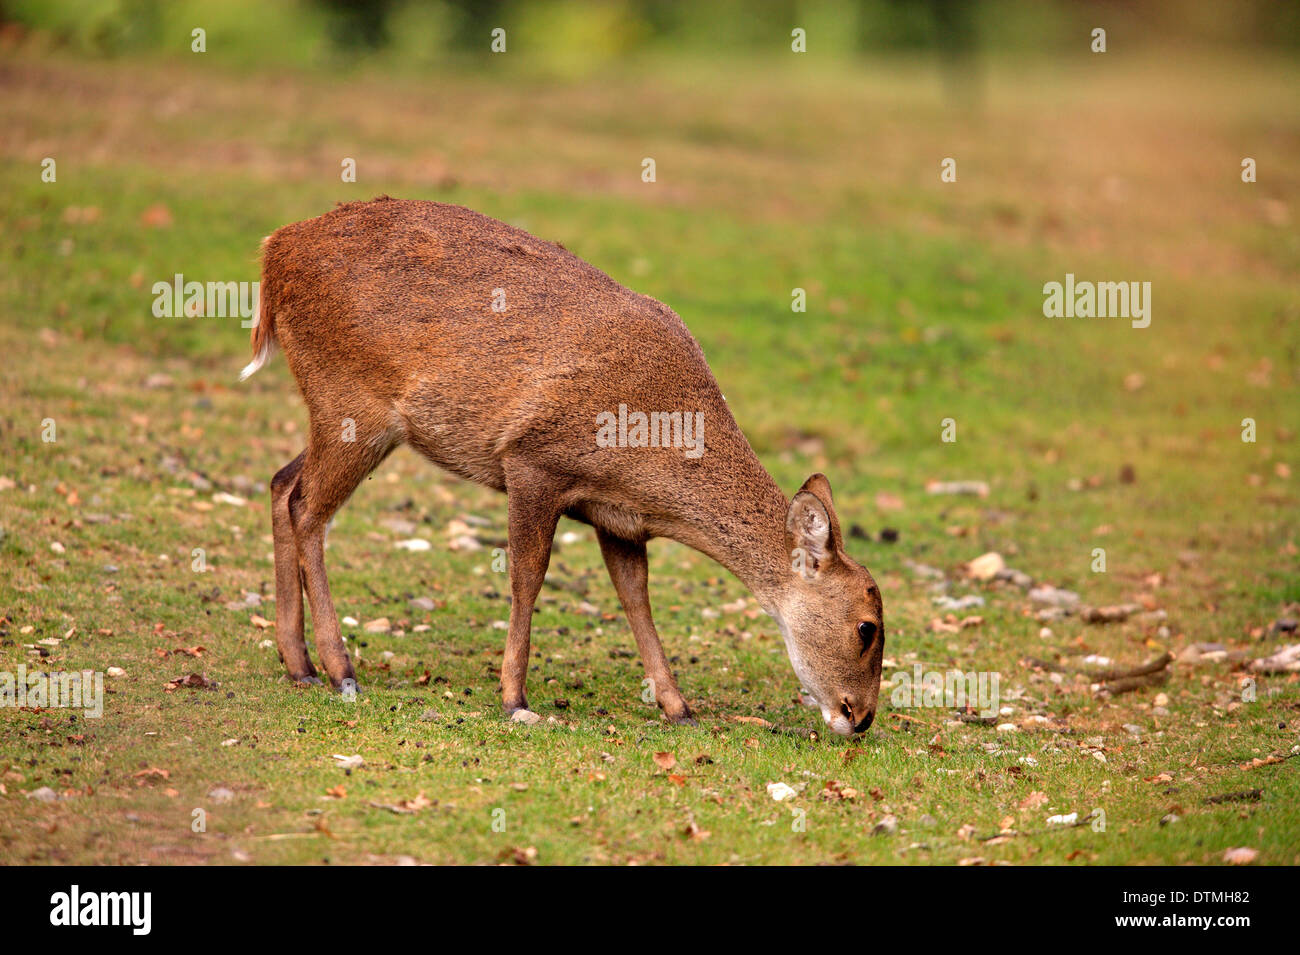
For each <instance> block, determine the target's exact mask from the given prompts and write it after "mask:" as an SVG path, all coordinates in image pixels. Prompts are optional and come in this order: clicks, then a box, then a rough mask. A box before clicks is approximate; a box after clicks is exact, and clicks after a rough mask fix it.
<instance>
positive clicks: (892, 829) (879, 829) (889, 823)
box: [871, 813, 898, 836]
mask: <svg viewBox="0 0 1300 955" xmlns="http://www.w3.org/2000/svg"><path fill="white" fill-rule="evenodd" d="M897 831H898V817H897V816H895V815H894V814H893V813H889V814H888V815H886V816H884V817H883V818H882V819H881V820H880V821H879V822H878V823H876V824H875V825H874V826H872V827H871V834H872V835H873V836H878V835H881V834H882V833H883V834H884V835H887V836H888V835H893V834H894V833H896V832H897Z"/></svg>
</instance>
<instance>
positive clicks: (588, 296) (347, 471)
mask: <svg viewBox="0 0 1300 955" xmlns="http://www.w3.org/2000/svg"><path fill="white" fill-rule="evenodd" d="M496 289H502V290H504V292H505V305H506V307H505V310H504V311H503V312H496V311H493V309H492V302H493V295H494V290H496ZM272 342H275V343H278V344H279V346H280V348H281V350H283V351H284V354H285V357H286V359H287V360H288V363H289V367H290V369H291V370H292V371H293V374H294V377H295V378H296V379H297V381H298V385H299V388H300V389H301V391H302V394H303V398H304V400H305V402H306V404H307V409H308V412H309V415H310V419H311V426H310V436H309V441H308V446H307V449H306V451H305V452H303V454H302V455H300V456H299V457H298V458H296V459H295V460H294V461H293V462H292V463H291V464H289V465H288V466H286V467H285V468H284V469H283V470H281V471H280V472H279V474H277V475H276V477H275V480H274V481H273V482H272V518H273V520H272V524H273V531H274V536H275V548H276V597H277V608H276V609H277V617H276V624H277V626H276V632H277V640H278V643H279V648H280V654H281V657H282V658H283V660H284V662H285V665H286V666H287V667H288V669H289V673H290V675H291V676H292V677H293V678H294V679H298V680H310V679H314V678H315V670H314V668H313V667H312V664H311V661H310V659H309V658H308V656H307V651H306V647H305V646H304V644H303V639H302V632H303V624H302V620H303V614H302V597H301V592H300V590H299V587H300V586H301V588H302V589H304V590H305V591H306V593H307V599H308V602H309V603H310V605H311V610H312V619H313V620H314V621H315V629H316V642H317V647H318V652H319V654H320V658H321V663H322V665H323V666H324V668H325V670H326V672H327V673H328V674H329V677H330V679H331V681H332V682H333V683H334V684H335V685H336V686H337V685H339V684H341V683H342V682H343V681H344V680H345V679H351V678H353V677H354V672H353V668H352V664H351V661H350V660H349V658H348V655H347V652H346V650H345V648H344V646H343V643H342V639H341V635H340V632H339V627H338V621H337V618H336V617H335V614H334V608H333V604H332V602H331V599H330V594H329V587H328V584H327V582H326V579H325V568H324V550H323V547H324V530H325V525H326V523H327V522H328V520H329V519H330V517H331V516H332V515H333V514H334V512H335V511H336V510H337V509H338V508H339V507H340V506H341V505H342V504H343V503H344V501H346V500H347V498H348V496H349V495H350V494H351V493H352V491H353V490H354V489H355V488H356V487H357V485H358V484H360V482H361V481H362V480H363V479H364V478H365V477H366V475H367V474H369V473H370V472H371V471H372V470H373V469H374V468H375V467H376V466H377V465H378V464H379V463H380V462H381V461H383V459H384V458H385V457H386V456H387V455H388V454H389V453H390V452H391V451H392V450H393V449H394V448H395V447H397V446H398V445H400V444H403V443H406V444H410V445H411V446H412V447H413V448H415V450H417V451H418V452H420V453H421V454H422V455H424V456H425V457H427V458H428V459H429V460H431V461H432V462H434V463H435V464H437V465H439V466H440V467H442V468H445V469H446V470H448V471H450V472H452V473H453V474H457V475H459V476H461V477H463V478H466V479H468V480H471V481H475V482H478V483H480V484H484V485H487V486H488V487H492V488H495V489H497V490H499V491H504V492H506V494H507V495H508V505H507V509H508V521H509V551H510V578H511V592H512V595H513V603H512V606H511V614H510V630H509V636H508V639H507V646H506V654H505V660H504V663H503V666H502V674H501V684H502V693H503V699H504V703H505V706H506V709H507V710H508V711H513V710H515V709H520V708H525V707H526V706H527V703H526V700H525V696H524V681H525V676H526V673H527V667H528V654H529V636H530V634H529V628H530V622H531V615H532V609H533V605H534V602H535V600H536V597H537V593H538V590H539V589H540V587H541V583H542V580H543V578H544V577H545V574H546V566H547V562H548V560H549V557H550V547H551V538H552V536H553V534H554V531H555V526H556V522H557V521H558V519H559V517H560V515H561V514H565V515H568V516H569V517H572V518H575V519H577V520H580V521H585V522H587V523H589V524H592V525H594V526H595V527H596V530H597V536H598V538H599V541H600V546H601V552H602V554H603V555H604V557H605V561H606V564H607V566H608V568H609V571H610V576H611V578H612V580H613V582H614V585H615V588H616V589H617V591H618V594H619V598H620V600H621V601H622V603H623V606H624V608H625V610H626V612H627V616H628V620H629V622H630V624H631V627H632V632H633V634H634V636H635V637H636V641H637V645H638V647H639V648H640V650H641V656H642V660H643V662H644V665H645V668H646V673H647V675H648V676H649V677H650V679H651V680H653V681H654V688H655V692H656V695H657V698H658V701H659V704H660V705H661V706H662V707H663V709H664V711H665V713H666V714H667V715H668V716H669V717H670V718H672V719H675V720H686V719H689V717H690V711H689V708H688V707H687V704H686V701H685V700H684V699H683V698H682V695H681V693H680V692H679V691H678V689H677V685H676V681H675V680H674V678H673V675H672V673H671V671H670V670H669V668H668V663H667V660H666V658H665V656H664V653H663V649H662V647H661V645H660V642H659V637H658V634H657V633H656V632H655V629H654V623H653V621H652V619H651V613H650V603H649V597H648V592H647V584H646V552H645V542H646V541H647V540H649V539H650V538H652V537H671V538H674V539H676V540H679V541H681V542H683V543H685V544H687V545H689V546H691V547H693V548H695V549H697V550H699V551H702V552H703V553H705V554H707V555H709V556H710V557H712V558H714V559H715V560H717V561H718V562H719V563H721V564H723V565H724V566H725V567H727V568H728V569H729V570H731V571H732V572H733V573H735V574H736V576H737V577H739V578H740V579H741V580H742V581H743V582H744V583H745V584H746V585H747V586H748V587H749V588H750V589H751V590H752V591H753V592H754V594H755V595H756V596H757V597H758V599H759V602H760V603H761V604H762V605H763V606H764V608H765V609H767V610H768V611H769V612H771V613H773V614H774V616H777V618H778V619H779V620H781V621H782V629H783V632H784V633H786V639H787V644H788V645H789V644H790V642H791V641H793V642H794V646H791V656H792V659H793V658H795V657H796V655H798V656H799V657H800V658H801V660H802V664H803V667H804V670H805V672H801V673H800V676H801V678H802V679H804V681H805V685H807V684H808V683H810V682H811V683H814V684H819V683H820V684H822V685H821V686H816V685H814V686H809V687H808V689H810V690H811V691H812V692H814V694H815V695H817V697H818V699H819V700H821V701H822V709H823V713H826V712H827V706H828V705H829V706H831V707H832V708H836V707H839V708H840V709H843V706H844V705H846V704H845V701H846V700H847V701H849V702H848V703H847V706H848V710H847V711H846V712H847V713H848V714H849V717H851V718H852V723H853V724H854V725H855V726H856V725H859V724H860V723H862V721H863V720H869V718H870V714H871V713H874V710H875V704H876V694H877V692H878V686H879V679H880V663H879V660H880V656H881V649H882V645H883V629H881V630H880V633H879V636H878V637H877V639H876V640H875V646H874V647H872V648H870V649H871V652H869V653H867V652H859V650H858V649H856V648H855V645H854V642H855V641H857V640H858V637H857V634H856V629H855V628H856V626H857V623H858V621H861V620H869V621H872V622H873V623H874V624H875V625H876V627H877V628H880V627H881V615H880V614H881V610H880V598H879V592H878V590H876V588H875V583H874V581H872V580H871V577H870V574H869V573H867V571H866V570H865V569H864V568H862V567H860V566H859V565H857V564H855V563H853V562H852V561H851V560H850V559H849V558H848V557H847V555H845V554H844V552H843V548H842V543H841V539H840V534H839V525H838V521H837V519H836V518H835V513H834V508H833V506H832V502H831V498H830V486H829V484H828V483H827V482H826V479H825V478H824V477H821V476H820V475H815V476H814V477H813V478H810V479H809V481H808V483H807V484H806V485H805V486H804V492H806V493H801V495H799V496H796V502H795V504H794V505H792V504H790V503H789V502H787V500H786V498H785V496H784V495H783V494H782V493H781V491H780V489H779V488H777V486H776V484H775V482H773V480H772V478H771V477H770V476H769V475H768V473H767V472H766V471H765V470H764V469H763V467H762V465H761V464H760V463H759V461H758V459H757V457H756V456H755V455H754V453H753V451H752V450H751V448H750V446H749V443H748V442H747V441H746V440H745V437H744V435H743V434H742V433H741V431H740V429H739V428H738V427H737V426H736V423H735V420H734V419H733V418H732V416H731V412H730V411H729V410H728V408H727V405H726V402H725V401H724V400H723V398H722V395H721V393H720V392H719V390H718V386H717V383H716V382H715V381H714V379H713V375H712V374H711V373H710V371H709V367H708V364H707V363H706V362H705V360H704V355H703V353H702V352H701V350H700V347H699V345H698V344H697V343H696V341H695V339H694V338H693V337H692V336H691V334H690V332H689V331H687V329H686V326H685V325H684V324H683V323H682V321H681V319H680V318H678V316H677V315H676V313H674V312H673V311H672V310H671V309H669V308H668V307H667V306H665V305H663V304H661V303H659V302H657V301H655V300H654V299H651V298H648V297H646V296H644V295H638V294H637V293H635V292H632V291H629V290H628V289H626V288H624V287H623V286H621V285H619V284H617V283H616V282H614V281H613V280H612V279H611V278H609V277H608V276H607V275H605V274H604V273H602V272H600V271H598V270H596V269H595V268H593V267H592V266H590V265H588V264H587V263H585V262H583V261H582V260H580V259H578V258H577V257H576V256H574V255H572V254H570V253H569V252H567V251H565V250H564V249H563V248H561V247H560V246H558V245H555V244H552V243H549V242H544V241H542V240H540V239H537V238H535V237H533V236H531V235H529V234H527V233H525V232H522V231H520V230H519V229H515V228H513V227H511V226H508V225H506V224H504V223H502V222H498V221H496V220H494V219H489V218H487V217H485V216H482V215H479V214H478V213H475V212H472V211H470V210H468V209H464V208H461V207H459V206H451V205H443V204H440V203H433V202H414V201H402V200H394V199H389V198H387V197H381V198H379V199H376V200H374V201H373V202H354V203H348V204H345V205H341V206H340V207H339V208H337V209H335V210H334V211H332V212H329V213H327V214H325V215H323V216H320V217H318V218H315V219H309V220H307V221H305V222H298V223H295V224H293V225H289V226H285V227H284V228H282V229H280V230H278V231H277V232H276V233H275V234H273V235H272V236H270V237H269V238H268V239H267V240H266V242H265V243H264V259H263V273H262V307H261V317H260V320H259V322H258V324H257V326H256V327H255V328H254V329H253V335H252V345H253V351H254V354H255V356H258V357H259V359H260V360H265V357H266V355H267V354H269V350H270V345H271V343H272ZM260 360H259V361H256V362H255V363H254V364H253V365H251V366H250V370H256V368H257V367H259V366H260ZM620 403H622V404H626V405H627V406H628V407H629V408H630V409H633V410H641V411H646V412H649V411H683V412H685V411H691V412H696V411H698V412H702V413H703V415H704V421H705V429H704V446H705V450H704V452H703V454H702V455H701V456H700V457H698V458H689V457H687V456H685V455H684V454H683V453H682V451H681V450H680V449H677V448H652V447H600V446H598V444H597V442H596V440H595V435H596V423H595V422H596V417H597V415H599V414H600V413H602V412H616V411H617V409H618V406H619V404H620ZM349 418H350V419H352V420H353V421H354V422H355V428H356V440H355V441H354V442H344V441H343V440H341V436H342V434H343V428H344V419H349ZM801 498H802V499H807V500H808V501H815V502H816V504H820V505H821V507H822V508H824V513H821V512H818V514H813V515H812V521H811V524H812V525H813V526H812V528H811V531H810V530H809V528H808V527H803V526H800V527H794V526H793V525H791V526H790V527H788V526H787V524H788V518H789V519H791V520H792V519H793V517H794V516H795V515H796V513H805V512H806V509H801V508H800V507H799V502H800V500H801ZM814 510H815V505H814ZM819 514H820V516H821V517H823V518H826V517H828V518H829V521H828V525H827V528H826V530H827V535H826V539H825V540H824V541H823V542H822V553H821V558H820V562H819V566H818V567H817V568H813V569H811V572H810V573H808V574H804V575H798V574H795V573H794V572H793V571H792V569H791V558H790V551H791V550H792V549H793V548H794V547H795V546H810V547H813V548H814V549H816V547H817V546H818V545H817V541H816V539H815V538H816V526H815V525H816V524H817V520H816V518H817V517H818V515H819ZM848 638H851V639H848ZM832 698H833V699H832ZM828 700H829V701H830V702H829V703H828V702H827V701H828ZM849 717H846V718H849ZM828 720H829V717H828Z"/></svg>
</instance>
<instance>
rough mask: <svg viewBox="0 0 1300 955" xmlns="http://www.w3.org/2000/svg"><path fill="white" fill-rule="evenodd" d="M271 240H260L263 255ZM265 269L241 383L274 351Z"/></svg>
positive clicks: (272, 318) (273, 335)
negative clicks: (251, 353)
mask: <svg viewBox="0 0 1300 955" xmlns="http://www.w3.org/2000/svg"><path fill="white" fill-rule="evenodd" d="M270 239H271V237H270V236H267V237H266V238H265V239H263V240H262V251H263V253H265V251H266V244H267V242H269V241H270ZM266 299H267V296H266V269H265V267H263V269H262V282H261V285H259V286H258V295H257V320H256V321H254V322H253V334H252V336H251V339H252V345H253V360H252V361H250V362H249V363H248V364H247V365H245V366H244V370H243V371H241V372H240V373H239V380H240V381H243V380H244V379H245V378H248V377H249V376H250V375H252V374H254V373H256V372H257V371H259V370H261V368H262V366H263V365H265V364H266V363H267V362H268V361H270V360H271V353H272V351H274V350H275V313H274V312H273V311H271V310H270V309H269V308H267V307H266Z"/></svg>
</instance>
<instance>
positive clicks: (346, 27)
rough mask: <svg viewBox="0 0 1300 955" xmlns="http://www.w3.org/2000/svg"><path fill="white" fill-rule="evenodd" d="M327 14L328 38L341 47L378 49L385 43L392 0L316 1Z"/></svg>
mask: <svg viewBox="0 0 1300 955" xmlns="http://www.w3.org/2000/svg"><path fill="white" fill-rule="evenodd" d="M317 2H318V3H320V5H321V6H322V7H324V8H325V9H326V10H327V11H328V12H329V15H330V20H329V22H330V39H331V40H332V41H333V42H334V45H335V46H336V47H338V48H339V49H342V50H356V49H364V50H378V49H381V48H383V47H385V46H387V45H388V15H389V14H390V13H391V12H392V10H393V0H317Z"/></svg>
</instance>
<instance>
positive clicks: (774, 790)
mask: <svg viewBox="0 0 1300 955" xmlns="http://www.w3.org/2000/svg"><path fill="white" fill-rule="evenodd" d="M767 794H768V795H769V796H771V797H772V798H773V799H774V800H776V801H777V802H782V801H784V800H786V799H790V798H792V797H793V796H795V795H796V793H795V791H794V789H792V788H791V787H790V786H789V785H788V784H787V783H768V784H767Z"/></svg>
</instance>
